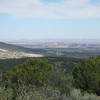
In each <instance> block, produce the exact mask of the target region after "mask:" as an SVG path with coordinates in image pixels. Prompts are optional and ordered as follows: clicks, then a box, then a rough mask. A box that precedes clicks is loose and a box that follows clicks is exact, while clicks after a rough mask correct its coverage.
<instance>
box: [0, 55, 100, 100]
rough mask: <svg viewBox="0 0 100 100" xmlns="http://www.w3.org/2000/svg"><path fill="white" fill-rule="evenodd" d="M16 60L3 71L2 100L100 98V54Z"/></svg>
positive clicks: (0, 95)
mask: <svg viewBox="0 0 100 100" xmlns="http://www.w3.org/2000/svg"><path fill="white" fill-rule="evenodd" d="M2 61H4V60H2ZM2 61H0V62H2ZM5 61H6V62H10V60H5ZM12 61H13V60H11V62H12ZM14 61H15V62H16V63H15V65H14V64H13V62H12V63H8V65H7V64H5V65H7V66H8V67H10V66H11V67H10V68H8V70H6V67H5V69H4V70H3V71H2V70H1V75H0V78H1V79H0V100H100V98H99V96H97V95H100V90H99V89H100V67H99V66H100V57H99V56H97V57H91V58H89V59H83V60H82V59H73V58H69V59H68V58H66V57H60V58H59V57H58V58H57V57H47V58H28V59H27V58H25V59H20V60H16V59H14ZM17 62H18V63H17ZM1 65H2V66H4V62H3V63H2V64H1ZM14 66H15V67H14ZM1 68H2V67H1ZM86 82H87V83H86ZM86 86H89V87H86Z"/></svg>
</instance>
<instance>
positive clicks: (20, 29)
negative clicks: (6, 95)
mask: <svg viewBox="0 0 100 100" xmlns="http://www.w3.org/2000/svg"><path fill="white" fill-rule="evenodd" d="M34 38H95V39H96V38H98V39H99V38H100V0H0V40H6V39H7V40H16V39H34Z"/></svg>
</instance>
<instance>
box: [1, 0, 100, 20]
mask: <svg viewBox="0 0 100 100" xmlns="http://www.w3.org/2000/svg"><path fill="white" fill-rule="evenodd" d="M58 1H59V2H48V3H47V2H43V1H41V0H0V13H6V14H10V15H12V16H15V17H19V18H61V19H67V18H100V2H99V3H97V4H96V3H95V4H93V3H92V2H90V1H91V0H58Z"/></svg>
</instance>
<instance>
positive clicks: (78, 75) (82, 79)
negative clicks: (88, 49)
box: [73, 56, 100, 95]
mask: <svg viewBox="0 0 100 100" xmlns="http://www.w3.org/2000/svg"><path fill="white" fill-rule="evenodd" d="M73 77H74V85H75V87H76V88H79V89H81V90H82V91H87V92H89V93H96V94H97V95H100V56H97V57H91V58H89V59H86V60H83V61H81V62H80V63H78V64H77V65H76V67H75V69H74V71H73Z"/></svg>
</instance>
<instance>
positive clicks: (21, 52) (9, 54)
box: [0, 42, 43, 59]
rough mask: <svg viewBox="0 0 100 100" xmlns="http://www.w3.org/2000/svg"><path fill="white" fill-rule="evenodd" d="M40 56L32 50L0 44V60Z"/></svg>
mask: <svg viewBox="0 0 100 100" xmlns="http://www.w3.org/2000/svg"><path fill="white" fill-rule="evenodd" d="M42 56H43V55H41V54H37V53H34V51H33V50H32V49H29V48H25V47H21V46H16V45H12V44H7V43H3V42H0V59H5V58H24V57H42Z"/></svg>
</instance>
